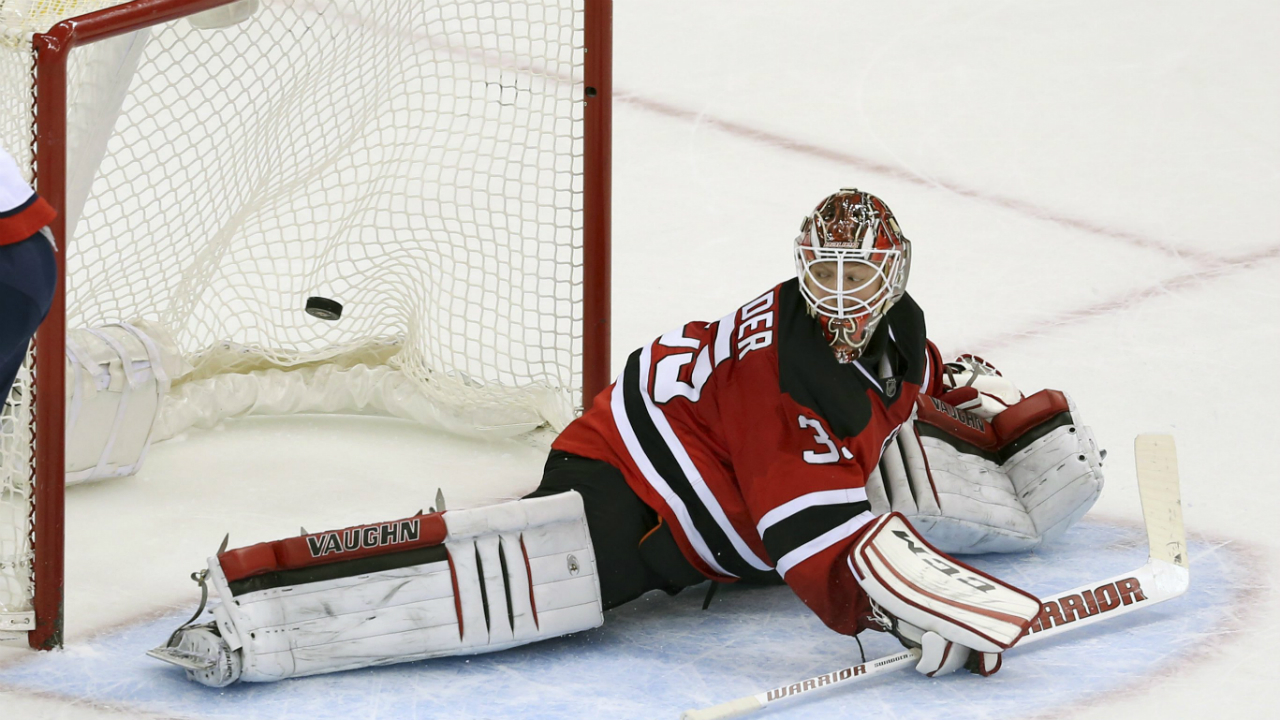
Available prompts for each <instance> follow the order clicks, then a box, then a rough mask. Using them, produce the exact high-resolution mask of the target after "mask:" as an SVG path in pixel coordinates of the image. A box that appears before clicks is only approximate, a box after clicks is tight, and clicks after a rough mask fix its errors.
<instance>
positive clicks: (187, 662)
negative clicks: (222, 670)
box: [147, 647, 216, 670]
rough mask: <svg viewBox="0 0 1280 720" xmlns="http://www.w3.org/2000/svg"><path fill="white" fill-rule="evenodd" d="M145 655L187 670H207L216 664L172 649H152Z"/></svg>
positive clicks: (183, 651) (193, 654) (192, 654)
mask: <svg viewBox="0 0 1280 720" xmlns="http://www.w3.org/2000/svg"><path fill="white" fill-rule="evenodd" d="M147 654H148V655H150V656H151V657H153V658H155V659H157V660H160V661H162V662H167V663H170V664H172V665H177V666H178V667H180V668H185V669H187V670H208V669H209V668H212V667H213V666H214V665H215V664H216V663H215V661H213V660H210V659H208V658H203V657H200V656H199V655H196V654H195V653H189V652H187V651H185V650H179V649H178V648H172V647H158V648H152V649H150V650H148V651H147Z"/></svg>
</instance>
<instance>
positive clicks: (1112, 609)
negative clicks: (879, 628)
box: [680, 435, 1191, 720]
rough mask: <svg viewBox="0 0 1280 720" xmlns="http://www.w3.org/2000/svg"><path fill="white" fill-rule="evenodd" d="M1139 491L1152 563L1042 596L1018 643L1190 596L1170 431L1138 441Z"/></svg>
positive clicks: (780, 696)
mask: <svg viewBox="0 0 1280 720" xmlns="http://www.w3.org/2000/svg"><path fill="white" fill-rule="evenodd" d="M1134 459H1135V462H1136V464H1137V470H1138V494H1139V495H1140V496H1141V498H1142V519H1143V522H1144V524H1145V526H1146V531H1147V545H1148V556H1147V562H1146V564H1145V565H1143V566H1142V567H1140V568H1137V569H1136V570H1133V571H1131V572H1128V573H1123V574H1120V575H1116V576H1115V577H1111V578H1107V579H1106V580H1102V581H1096V582H1091V583H1088V584H1087V585H1083V586H1081V587H1078V588H1075V589H1073V590H1068V591H1066V592H1063V593H1058V594H1057V595H1052V596H1049V597H1047V598H1042V599H1041V601H1040V602H1041V606H1040V607H1041V611H1040V616H1039V617H1038V618H1036V620H1035V622H1033V623H1032V625H1031V629H1030V631H1029V632H1028V634H1027V635H1026V636H1025V637H1023V638H1022V640H1020V641H1019V642H1018V644H1017V645H1016V646H1015V647H1021V646H1023V645H1027V644H1029V643H1036V642H1039V641H1041V640H1045V639H1047V638H1050V637H1052V636H1054V635H1058V634H1060V633H1064V632H1068V631H1071V630H1077V629H1079V628H1082V627H1085V626H1088V625H1092V624H1093V623H1095V622H1098V621H1100V620H1104V619H1106V618H1110V617H1118V616H1120V615H1125V614H1127V613H1130V612H1133V611H1135V610H1140V609H1143V608H1146V607H1149V606H1151V605H1155V604H1158V603H1162V602H1164V601H1166V600H1172V599H1173V598H1176V597H1178V596H1179V595H1182V594H1183V593H1184V592H1186V591H1187V587H1188V586H1189V585H1190V583H1191V571H1190V567H1189V565H1188V561H1187V541H1186V533H1185V532H1184V530H1183V527H1182V504H1181V501H1180V499H1179V498H1180V493H1179V490H1178V459H1177V454H1176V451H1175V448H1174V444H1173V437H1172V436H1170V435H1139V436H1138V437H1137V439H1136V440H1134ZM919 660H920V651H919V650H918V649H914V648H912V649H908V650H904V651H902V652H900V653H897V654H895V655H888V656H885V657H882V658H877V659H875V660H871V661H868V662H865V663H862V664H859V665H852V666H850V667H846V668H841V669H840V670H836V671H834V672H829V673H826V674H825V675H819V676H817V677H813V678H809V679H808V680H802V681H799V682H795V683H791V684H789V685H783V686H780V687H778V688H776V689H774V690H769V691H768V692H762V693H759V694H756V695H748V696H746V697H743V698H739V699H737V700H731V701H729V702H726V703H722V704H720V705H715V706H713V707H709V708H703V709H701V710H686V711H685V712H684V713H683V714H681V715H680V719H681V720H723V719H725V718H734V717H739V716H741V715H746V714H747V713H750V712H754V711H756V710H760V709H762V708H764V707H766V706H769V705H776V704H779V703H783V702H791V701H793V700H795V699H797V698H800V697H808V696H809V695H810V693H813V692H815V691H818V690H825V689H827V688H831V687H835V686H838V685H844V684H847V683H851V682H860V681H863V680H866V679H868V678H872V677H875V676H877V675H883V674H885V673H889V672H893V671H896V670H904V669H906V668H910V667H915V665H916V663H917V662H919Z"/></svg>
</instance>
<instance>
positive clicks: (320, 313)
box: [307, 295, 342, 320]
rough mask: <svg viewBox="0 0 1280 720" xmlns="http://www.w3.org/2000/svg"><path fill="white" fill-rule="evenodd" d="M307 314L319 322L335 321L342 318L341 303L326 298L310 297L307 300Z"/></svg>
mask: <svg viewBox="0 0 1280 720" xmlns="http://www.w3.org/2000/svg"><path fill="white" fill-rule="evenodd" d="M307 314H308V315H310V316H312V317H318V318H320V319H321V320H337V319H338V318H340V317H342V303H340V302H338V301H337V300H330V299H329V298H327V297H320V296H318V295H312V296H311V297H309V298H307Z"/></svg>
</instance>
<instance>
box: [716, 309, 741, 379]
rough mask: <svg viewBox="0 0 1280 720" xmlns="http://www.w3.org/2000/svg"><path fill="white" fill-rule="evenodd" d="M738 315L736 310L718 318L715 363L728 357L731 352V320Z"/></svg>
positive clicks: (717, 363)
mask: <svg viewBox="0 0 1280 720" xmlns="http://www.w3.org/2000/svg"><path fill="white" fill-rule="evenodd" d="M736 317H738V311H737V310H734V311H733V312H731V313H729V314H728V315H725V316H724V317H722V318H720V324H719V325H716V365H717V366H718V365H719V364H720V363H722V362H724V361H725V360H728V359H729V356H730V355H732V354H733V321H734V318H736Z"/></svg>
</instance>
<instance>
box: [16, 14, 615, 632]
mask: <svg viewBox="0 0 1280 720" xmlns="http://www.w3.org/2000/svg"><path fill="white" fill-rule="evenodd" d="M269 1H270V0H268V2H269ZM555 1H556V0H552V2H555ZM567 1H568V2H569V4H575V2H574V0H567ZM564 2H565V0H561V1H560V4H564ZM226 4H228V3H227V0H135V1H134V2H129V3H126V4H122V5H118V6H115V7H110V8H106V9H103V10H99V11H96V12H92V13H89V14H86V15H82V16H79V17H74V18H71V19H66V20H62V21H60V22H58V23H57V24H56V25H54V26H53V27H52V28H50V29H49V30H48V31H47V32H45V33H41V34H35V35H34V36H33V37H32V39H31V42H32V47H33V48H34V54H35V61H34V75H35V84H34V96H35V97H34V118H35V121H34V129H35V132H34V139H35V142H34V147H33V151H32V158H31V159H32V160H33V168H34V179H35V184H36V188H37V190H38V192H39V193H40V195H41V196H42V197H44V198H45V199H47V200H48V201H49V202H50V203H51V204H53V206H54V207H55V208H57V209H58V210H59V216H58V218H57V220H55V222H54V225H53V234H54V236H55V238H57V239H58V241H59V242H58V244H59V266H60V279H59V291H58V293H57V297H56V298H55V300H54V304H53V307H52V309H51V311H50V313H49V316H48V319H47V320H46V321H45V323H44V325H43V326H42V327H41V329H40V331H39V333H38V334H37V337H36V341H35V343H34V349H33V355H34V367H33V372H31V380H30V388H29V392H30V394H31V395H32V396H33V397H34V405H35V408H36V410H35V412H34V413H33V415H34V421H33V423H34V427H33V432H32V436H33V447H34V452H33V455H32V457H33V461H32V466H33V476H32V480H33V483H32V484H31V487H32V488H33V490H32V493H31V494H32V498H31V500H32V501H31V522H30V528H29V529H30V533H31V534H30V548H29V550H30V555H31V557H32V563H31V568H30V572H31V577H32V582H31V585H32V588H33V589H32V592H31V594H32V598H31V608H32V610H33V611H34V616H35V620H34V623H35V625H34V629H32V630H30V631H29V633H28V640H29V643H30V645H31V646H32V647H35V648H45V649H47V648H54V647H58V646H60V645H61V643H62V628H63V617H62V616H63V613H62V606H63V590H64V585H63V568H64V565H63V551H64V548H63V543H64V520H63V517H64V497H63V493H64V482H63V473H64V468H65V466H66V460H65V456H66V450H67V448H66V438H65V437H64V432H63V429H64V427H65V426H66V422H67V415H66V403H65V402H63V395H62V393H61V392H60V389H61V388H63V387H64V386H65V385H66V383H67V378H66V376H65V371H66V368H67V367H68V363H67V361H66V360H65V357H66V346H65V340H66V337H67V333H68V331H69V329H70V328H69V327H68V322H67V318H68V314H67V280H66V276H65V273H66V267H67V257H68V256H69V255H72V254H75V253H77V252H83V251H84V248H82V247H80V246H78V245H77V243H76V240H77V237H76V236H72V237H70V238H69V239H68V228H67V226H66V223H67V220H68V214H67V212H66V208H67V203H68V179H67V175H68V173H67V169H66V168H67V161H68V158H67V151H68V144H69V143H68V127H67V117H68V58H69V57H70V55H71V53H72V52H73V50H75V49H76V48H79V47H82V46H86V45H89V44H91V43H96V42H99V41H102V40H106V39H108V38H112V37H116V36H120V35H123V34H125V33H130V32H133V31H136V30H139V29H142V28H148V27H152V26H158V25H162V24H165V23H170V22H172V21H175V20H178V19H180V18H185V17H188V16H190V15H192V14H194V13H198V12H201V11H205V10H208V9H211V8H216V7H219V6H222V5H226ZM576 6H577V7H576V8H574V9H573V12H572V13H571V14H572V15H573V16H574V17H575V18H577V20H576V22H580V24H581V26H580V27H579V28H576V29H575V32H577V33H579V34H580V35H578V36H577V37H580V40H575V41H574V42H581V59H582V67H581V68H579V69H578V70H576V71H575V73H574V78H573V80H574V86H575V88H576V89H575V90H574V91H573V92H574V93H575V94H574V100H575V103H578V102H579V100H578V98H579V97H580V104H581V105H582V109H581V117H580V118H578V119H575V120H574V121H573V122H572V123H570V124H572V125H574V127H580V128H581V131H580V132H581V137H580V138H577V137H576V136H575V137H574V138H573V142H572V143H569V144H572V145H573V146H574V148H575V149H574V150H573V151H572V153H573V155H574V157H575V158H576V159H575V160H574V170H573V176H574V177H575V178H576V179H575V180H574V185H575V187H574V191H573V196H574V197H575V198H577V199H575V200H574V201H573V202H574V203H575V205H574V206H573V207H572V208H571V211H572V212H567V213H559V212H558V210H557V209H555V208H552V209H550V210H546V207H545V206H543V205H538V206H537V207H538V208H539V209H540V210H546V212H545V213H543V212H539V213H538V215H539V217H541V216H543V215H550V214H557V217H561V216H562V215H563V216H572V218H573V220H572V221H571V225H572V227H571V228H570V229H571V230H572V232H571V233H568V235H571V236H572V238H573V242H574V243H577V245H575V248H574V251H573V260H572V262H570V263H569V264H570V265H571V266H572V268H573V269H572V272H568V271H564V270H557V271H555V274H556V275H557V277H559V276H564V275H572V276H573V282H574V284H575V285H576V286H577V288H578V289H576V290H574V291H573V293H572V302H571V303H570V302H567V301H566V302H560V301H559V299H557V300H556V301H555V302H552V301H551V300H546V299H542V300H540V301H539V302H536V303H534V304H535V305H544V306H550V305H556V306H557V309H560V307H561V306H564V307H573V308H576V309H574V310H572V311H571V314H572V315H573V317H572V318H571V319H572V321H573V323H572V327H573V330H572V331H571V333H572V335H573V336H574V339H575V342H574V344H573V348H574V352H575V354H580V359H579V360H577V361H575V362H580V368H579V367H574V368H572V373H571V377H572V378H573V380H572V381H571V383H572V385H573V387H572V388H571V389H572V392H573V394H574V399H575V402H576V403H577V404H578V407H579V408H581V407H584V406H586V405H588V404H589V403H590V401H591V398H592V397H593V396H594V395H595V394H596V393H597V392H598V391H599V390H601V389H603V388H604V387H605V386H607V384H608V383H609V382H610V379H611V378H610V374H609V317H610V290H609V267H610V252H609V237H610V232H609V228H610V163H611V158H610V147H611V130H610V126H611V108H610V106H611V97H612V88H611V74H612V67H611V66H612V2H611V0H576ZM553 14H554V13H553ZM483 24H484V23H481V25H483ZM221 32H235V28H234V27H232V28H230V29H228V30H226V31H221ZM570 34H573V33H570ZM455 62H459V64H460V62H461V61H456V60H455ZM578 73H580V74H578ZM543 80H545V78H544V79H543ZM538 82H542V81H536V82H534V83H533V84H534V85H537V84H538ZM446 84H449V83H443V82H441V83H440V85H441V86H444V85H446ZM457 84H462V83H461V82H459V83H457ZM473 84H474V83H473ZM516 84H517V85H518V84H519V82H517V83H516ZM499 104H501V103H499ZM529 112H532V113H536V112H538V109H537V108H536V107H535V108H534V109H533V110H530V111H529ZM495 117H496V115H495ZM574 132H575V133H576V132H577V130H575V131H574ZM579 143H580V144H579ZM446 154H447V151H446ZM553 174H554V173H553ZM556 183H557V186H559V180H556ZM490 200H491V201H492V198H490ZM553 211H554V212H553ZM86 212H88V211H86ZM463 215H468V213H463ZM413 222H417V221H416V220H415V221H413ZM512 222H514V221H510V222H508V225H509V226H513V225H512ZM530 222H531V221H527V222H526V223H525V225H529V226H530V227H531V225H530V224H529V223H530ZM426 224H430V223H426ZM463 224H465V223H463ZM415 227H416V225H415ZM533 232H534V233H535V234H537V233H539V232H541V231H540V230H538V229H537V228H534V230H533ZM547 233H548V234H554V235H556V236H560V235H562V233H559V232H555V233H551V232H550V231H547ZM485 239H486V241H489V240H491V239H492V238H491V237H490V236H489V235H485ZM537 253H542V251H537ZM537 253H535V254H537ZM501 256H502V257H505V255H501ZM546 257H547V255H545V254H537V257H536V258H535V259H541V260H545V258H546ZM557 257H560V256H559V255H557ZM488 262H489V261H488V260H484V261H483V263H488ZM513 262H521V261H519V260H515V261H513ZM523 262H525V264H528V265H530V266H532V265H537V264H538V263H537V262H534V261H532V260H526V261H523ZM483 263H482V264H483ZM433 279H434V277H433ZM505 282H509V279H500V280H499V281H495V285H496V286H497V287H500V288H505V287H506V286H505V285H504V284H503V283H505ZM548 282H550V281H548ZM483 284H484V285H485V286H486V288H487V287H488V282H485V283H483ZM459 286H460V287H464V290H465V289H466V283H462V284H460V285H459ZM504 292H507V293H508V294H519V291H518V290H512V289H510V288H507V289H505V290H504ZM482 310H483V308H482ZM517 310H518V312H517V313H513V317H514V316H515V315H518V314H527V313H529V312H530V311H529V310H528V309H527V308H524V309H517ZM479 312H480V311H474V312H473V311H470V310H469V311H466V312H464V313H463V316H464V317H465V318H466V322H467V323H472V322H473V321H474V317H475V316H476V313H479ZM119 320H121V321H127V320H129V318H119ZM508 321H509V319H504V320H503V322H508ZM446 325H448V323H446ZM462 325H463V321H461V320H459V321H457V322H456V323H454V324H453V326H456V327H462ZM468 327H472V326H471V325H468ZM546 327H549V325H545V324H544V325H543V329H544V330H545V328H546ZM556 327H557V328H558V327H564V326H562V325H557V326H556ZM530 332H532V331H530ZM410 334H412V333H410ZM499 345H500V346H501V347H505V344H502V343H500V344H499ZM484 352H485V353H489V350H488V349H487V348H486V349H484ZM547 354H553V353H551V351H549V350H548V351H547ZM532 356H536V357H541V354H540V353H536V352H535V353H533V354H532V355H531V357H532ZM300 362H301V361H300ZM284 364H285V365H287V364H288V363H287V362H285V363H284ZM499 364H500V365H501V367H502V370H501V372H498V371H495V375H505V374H506V373H508V370H509V365H510V362H509V361H502V362H500V363H499ZM426 372H427V378H428V380H430V381H432V382H434V381H436V380H440V379H441V377H442V374H441V372H440V371H439V370H436V369H431V368H428V370H427V371H426ZM444 374H445V375H448V374H449V372H445V373H444ZM457 374H459V375H462V378H463V380H465V381H466V383H463V384H467V383H470V384H472V385H476V384H478V385H481V386H484V385H486V383H487V384H488V385H489V386H492V385H493V384H494V382H493V381H491V380H490V379H489V378H488V377H483V378H480V379H479V380H476V379H474V376H467V375H466V374H465V373H457ZM539 382H542V381H539ZM568 382H569V381H564V382H560V385H565V384H567V383H568ZM552 384H555V383H552ZM560 385H557V389H561V390H563V389H564V388H561V387H560ZM47 388H55V389H57V390H55V391H54V392H53V393H50V392H49V391H48V390H47ZM29 400H30V398H28V401H29ZM486 402H487V401H486ZM0 610H3V608H0Z"/></svg>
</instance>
